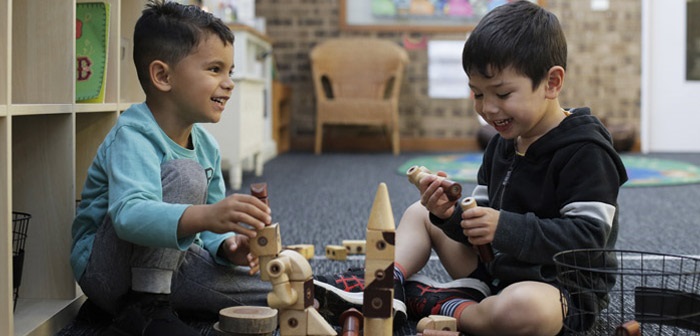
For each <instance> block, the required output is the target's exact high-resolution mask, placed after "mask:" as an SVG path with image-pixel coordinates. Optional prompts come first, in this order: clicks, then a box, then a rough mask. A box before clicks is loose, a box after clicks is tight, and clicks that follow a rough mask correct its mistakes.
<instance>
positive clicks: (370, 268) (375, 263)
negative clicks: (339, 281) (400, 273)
mask: <svg viewBox="0 0 700 336" xmlns="http://www.w3.org/2000/svg"><path fill="white" fill-rule="evenodd" d="M369 287H381V288H386V289H392V290H393V289H394V262H393V261H392V260H371V259H365V288H369Z"/></svg>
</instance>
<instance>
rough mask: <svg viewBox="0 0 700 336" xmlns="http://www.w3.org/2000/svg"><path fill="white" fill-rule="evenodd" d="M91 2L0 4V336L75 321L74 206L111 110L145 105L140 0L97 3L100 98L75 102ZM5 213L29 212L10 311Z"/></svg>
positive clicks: (112, 118) (2, 0) (0, 0)
mask: <svg viewBox="0 0 700 336" xmlns="http://www.w3.org/2000/svg"><path fill="white" fill-rule="evenodd" d="M91 1H92V0H51V1H46V0H0V32H2V33H1V34H0V274H1V275H0V335H52V334H55V333H56V332H57V331H58V330H60V329H61V328H62V327H63V326H64V325H65V324H67V323H69V322H70V321H71V319H72V318H73V317H74V316H75V313H76V312H77V309H78V308H79V307H80V304H81V303H82V302H83V301H84V299H85V298H84V297H83V296H82V293H81V292H80V288H79V287H77V286H76V282H75V279H74V278H73V273H72V269H71V266H70V262H69V255H70V247H71V244H72V238H71V225H72V222H73V217H74V216H75V206H76V202H75V201H76V199H78V198H79V197H80V192H81V190H82V186H83V183H84V181H85V177H86V175H87V170H88V168H89V166H90V164H91V162H92V159H93V157H94V155H95V153H96V152H97V148H98V147H99V145H100V144H101V143H102V140H103V139H104V137H105V135H106V134H107V133H108V132H109V130H110V129H111V127H112V126H113V125H114V124H115V122H116V120H117V118H118V117H119V113H120V112H121V111H123V110H125V109H126V108H128V107H129V106H130V105H131V104H133V103H137V102H141V101H143V100H144V99H145V96H144V94H143V92H142V90H141V86H140V85H139V83H138V80H137V78H136V71H135V70H134V66H133V61H132V56H131V50H132V46H131V45H130V41H131V39H132V35H133V26H134V24H135V23H136V20H137V19H138V17H139V16H140V15H141V11H142V10H143V8H144V5H145V3H146V0H103V1H104V2H107V3H109V5H110V17H109V40H108V45H107V64H106V72H105V99H104V102H100V103H76V102H75V83H76V80H75V66H76V65H75V57H76V52H75V46H76V43H75V35H76V29H75V21H76V10H75V6H76V3H80V2H91ZM13 211H21V212H27V213H29V214H31V215H32V218H31V220H30V222H29V230H28V233H27V242H26V246H25V259H24V263H23V270H22V283H21V286H20V287H19V299H18V300H17V307H16V309H14V307H13V306H14V305H13V285H12V275H13V274H12V273H13V265H12V212H13Z"/></svg>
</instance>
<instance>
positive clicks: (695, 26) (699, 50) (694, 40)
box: [685, 0, 700, 81]
mask: <svg viewBox="0 0 700 336" xmlns="http://www.w3.org/2000/svg"><path fill="white" fill-rule="evenodd" d="M687 1H688V2H687V8H686V9H687V10H686V15H687V23H686V60H685V69H686V70H685V72H686V75H685V78H686V80H689V81H691V80H692V81H700V0H687Z"/></svg>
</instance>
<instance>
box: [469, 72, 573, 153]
mask: <svg viewBox="0 0 700 336" xmlns="http://www.w3.org/2000/svg"><path fill="white" fill-rule="evenodd" d="M555 68H559V69H561V68H560V67H553V68H552V69H555ZM558 71H559V70H556V72H555V74H557V73H558ZM561 71H562V73H561V75H562V78H560V79H561V80H563V69H562V70H561ZM489 72H490V73H491V74H492V76H491V77H484V76H483V75H481V74H480V73H478V72H477V71H474V73H472V74H471V76H470V77H469V87H470V88H471V90H472V92H473V93H474V108H475V110H476V112H477V113H478V114H479V115H480V116H481V117H482V118H484V120H486V121H487V122H488V123H489V124H490V125H491V126H493V127H494V128H495V129H496V130H497V131H498V133H499V134H500V135H501V137H503V138H505V139H516V138H518V137H522V138H524V139H532V141H528V142H529V143H531V142H533V141H534V140H536V139H537V138H539V137H540V136H542V135H543V134H544V133H547V132H548V131H549V130H550V129H552V128H554V127H555V126H556V125H558V124H559V122H560V121H561V119H563V113H562V112H561V108H560V107H559V104H558V102H557V101H555V100H556V97H557V95H558V92H559V90H558V89H556V88H555V90H552V88H551V87H550V86H551V85H550V84H552V83H551V75H552V73H553V70H550V73H549V74H548V76H547V78H545V79H544V80H543V81H542V83H541V84H540V85H539V86H538V87H536V88H535V89H534V90H533V88H532V80H531V79H530V78H529V77H526V76H525V75H522V74H520V73H518V72H516V71H515V70H514V69H513V68H512V67H506V68H504V69H503V70H502V71H497V70H495V69H489ZM559 88H560V87H559ZM554 91H555V92H554Z"/></svg>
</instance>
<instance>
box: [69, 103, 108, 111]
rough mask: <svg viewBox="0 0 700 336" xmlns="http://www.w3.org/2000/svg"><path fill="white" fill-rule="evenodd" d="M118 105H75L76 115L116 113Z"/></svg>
mask: <svg viewBox="0 0 700 336" xmlns="http://www.w3.org/2000/svg"><path fill="white" fill-rule="evenodd" d="M117 106H118V105H117V103H103V104H75V112H76V113H90V112H114V111H116V110H117Z"/></svg>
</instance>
